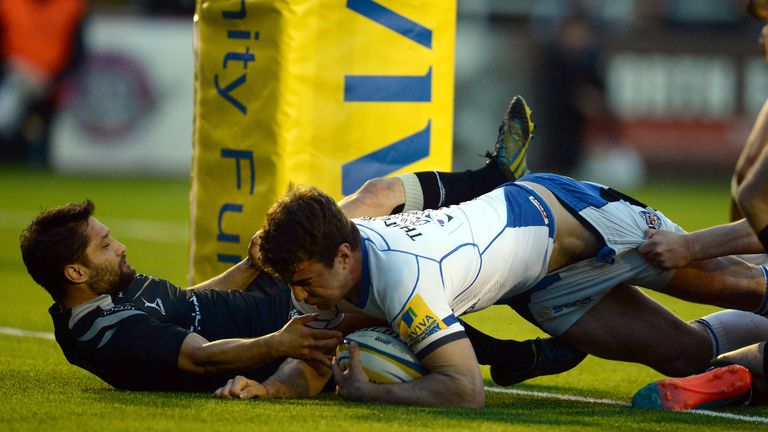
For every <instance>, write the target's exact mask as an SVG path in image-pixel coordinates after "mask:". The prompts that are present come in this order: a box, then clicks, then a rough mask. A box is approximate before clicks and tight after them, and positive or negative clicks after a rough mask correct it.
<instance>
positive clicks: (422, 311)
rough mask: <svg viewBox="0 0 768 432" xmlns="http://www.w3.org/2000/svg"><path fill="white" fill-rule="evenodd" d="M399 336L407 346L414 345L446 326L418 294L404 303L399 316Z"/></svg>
mask: <svg viewBox="0 0 768 432" xmlns="http://www.w3.org/2000/svg"><path fill="white" fill-rule="evenodd" d="M399 321H400V323H399V327H398V329H399V331H400V336H401V337H402V338H403V340H405V341H406V343H407V344H408V345H409V346H414V345H417V344H418V343H420V342H421V341H423V340H425V339H426V338H428V337H429V336H431V335H433V334H435V333H437V332H439V331H440V330H442V329H444V328H446V327H447V326H446V325H445V323H443V322H442V321H441V320H440V319H439V318H438V317H437V315H435V313H434V312H432V310H431V309H430V308H429V306H427V304H426V303H425V302H424V299H422V298H421V296H420V295H419V294H416V295H414V296H413V297H412V298H411V300H410V301H409V302H408V304H407V305H405V309H404V310H403V313H402V314H401V315H400V317H399Z"/></svg>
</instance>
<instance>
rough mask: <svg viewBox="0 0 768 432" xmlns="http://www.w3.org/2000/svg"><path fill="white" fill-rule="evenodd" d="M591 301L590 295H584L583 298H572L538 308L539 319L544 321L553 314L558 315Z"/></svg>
mask: <svg viewBox="0 0 768 432" xmlns="http://www.w3.org/2000/svg"><path fill="white" fill-rule="evenodd" d="M590 303H592V297H584V298H583V299H579V300H574V301H572V302H568V303H563V304H559V305H555V306H547V307H543V308H541V309H539V312H538V315H539V319H540V320H542V321H546V320H548V319H550V318H552V317H553V316H555V315H560V314H561V313H563V312H567V310H568V309H571V308H577V307H581V306H585V305H588V304H590Z"/></svg>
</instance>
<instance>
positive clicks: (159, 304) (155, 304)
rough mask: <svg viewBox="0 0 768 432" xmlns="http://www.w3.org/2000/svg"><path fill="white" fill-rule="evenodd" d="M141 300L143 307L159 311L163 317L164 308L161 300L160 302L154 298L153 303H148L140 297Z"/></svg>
mask: <svg viewBox="0 0 768 432" xmlns="http://www.w3.org/2000/svg"><path fill="white" fill-rule="evenodd" d="M141 299H142V300H143V301H144V307H151V308H154V309H157V310H159V311H160V313H161V314H163V315H165V307H163V301H162V300H160V299H159V298H156V299H155V301H153V302H152V303H150V302H148V301H147V299H145V298H144V297H142V298H141Z"/></svg>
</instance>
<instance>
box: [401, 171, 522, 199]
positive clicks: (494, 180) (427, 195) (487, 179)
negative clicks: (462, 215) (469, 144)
mask: <svg viewBox="0 0 768 432" xmlns="http://www.w3.org/2000/svg"><path fill="white" fill-rule="evenodd" d="M415 174H416V177H417V178H418V179H419V183H420V184H421V190H422V193H423V196H424V208H425V209H436V208H440V207H446V206H449V205H454V204H459V203H462V202H464V201H470V200H472V199H474V198H477V197H478V196H480V195H482V194H484V193H488V192H490V191H492V190H494V189H496V188H497V187H499V186H500V185H502V184H504V183H506V182H508V181H509V180H508V179H507V177H506V176H505V175H504V172H503V171H502V170H501V169H499V167H498V166H496V165H495V164H487V165H485V166H484V167H482V168H480V169H476V170H471V171H470V170H467V171H464V172H458V173H449V172H442V171H422V172H417V173H415Z"/></svg>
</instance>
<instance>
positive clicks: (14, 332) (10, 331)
mask: <svg viewBox="0 0 768 432" xmlns="http://www.w3.org/2000/svg"><path fill="white" fill-rule="evenodd" d="M0 333H2V334H6V335H9V336H22V337H33V338H38V339H49V340H56V338H55V337H54V336H53V333H49V332H39V331H30V330H22V329H17V328H13V327H0Z"/></svg>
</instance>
